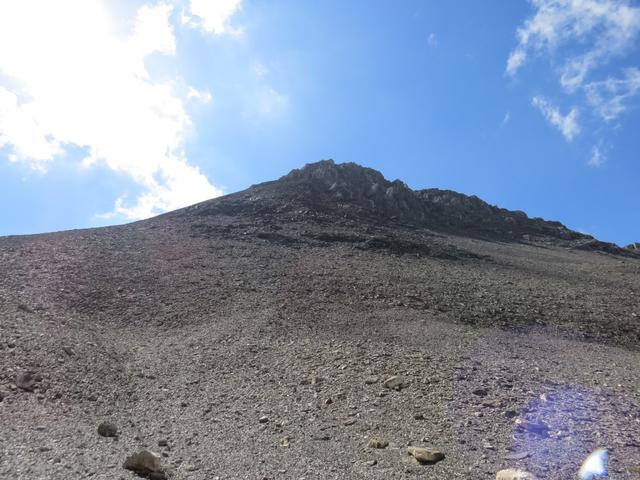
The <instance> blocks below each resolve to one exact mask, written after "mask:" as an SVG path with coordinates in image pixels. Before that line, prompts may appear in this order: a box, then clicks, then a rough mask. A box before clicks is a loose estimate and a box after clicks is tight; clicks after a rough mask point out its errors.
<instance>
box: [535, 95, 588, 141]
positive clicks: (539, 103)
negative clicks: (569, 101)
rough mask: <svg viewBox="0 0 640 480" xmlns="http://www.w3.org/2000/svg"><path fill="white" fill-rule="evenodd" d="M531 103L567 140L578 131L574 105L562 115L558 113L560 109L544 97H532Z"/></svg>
mask: <svg viewBox="0 0 640 480" xmlns="http://www.w3.org/2000/svg"><path fill="white" fill-rule="evenodd" d="M531 103H532V104H533V106H534V107H536V108H537V109H538V110H540V112H541V113H542V114H543V115H544V116H545V118H546V119H547V121H548V122H549V123H550V124H551V125H553V126H554V127H556V128H557V129H558V130H560V133H562V135H563V136H564V138H566V139H567V140H568V141H571V140H573V139H574V137H575V136H576V135H578V134H579V133H580V125H579V124H578V109H577V108H575V107H574V108H572V109H571V110H570V111H569V113H567V114H566V115H562V113H560V109H559V108H558V107H556V106H555V105H553V104H552V103H551V102H549V101H548V100H547V99H545V98H544V97H540V96H536V97H533V100H532V101H531Z"/></svg>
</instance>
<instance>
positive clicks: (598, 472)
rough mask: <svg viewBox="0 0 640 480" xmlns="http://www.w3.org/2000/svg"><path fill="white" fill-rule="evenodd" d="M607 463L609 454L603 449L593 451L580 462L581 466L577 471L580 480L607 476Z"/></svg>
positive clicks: (591, 479)
mask: <svg viewBox="0 0 640 480" xmlns="http://www.w3.org/2000/svg"><path fill="white" fill-rule="evenodd" d="M608 461H609V454H608V453H607V451H606V450H605V449H604V448H599V449H598V450H595V451H594V452H593V453H591V455H589V456H588V457H587V459H586V460H585V461H584V462H582V466H581V467H580V470H579V471H578V475H579V476H580V480H593V479H594V478H598V477H607V476H609V472H608V471H607V462H608Z"/></svg>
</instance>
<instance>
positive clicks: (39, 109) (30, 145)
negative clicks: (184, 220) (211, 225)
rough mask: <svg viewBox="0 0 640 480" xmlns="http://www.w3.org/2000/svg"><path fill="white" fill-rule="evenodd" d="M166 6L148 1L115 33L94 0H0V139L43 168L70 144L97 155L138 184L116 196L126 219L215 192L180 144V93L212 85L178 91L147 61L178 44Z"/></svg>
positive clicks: (185, 122)
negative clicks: (124, 31)
mask: <svg viewBox="0 0 640 480" xmlns="http://www.w3.org/2000/svg"><path fill="white" fill-rule="evenodd" d="M195 3H197V2H195ZM212 3H218V2H212ZM33 12H38V14H37V15H34V14H33ZM172 12H173V7H172V6H171V5H169V4H157V5H153V6H150V5H145V6H143V7H141V8H140V9H139V10H138V12H137V16H136V19H135V22H134V23H133V25H134V26H133V29H132V31H131V32H130V33H129V34H128V35H126V36H122V35H121V34H118V33H116V31H115V30H114V26H113V24H112V23H111V21H110V16H109V12H108V11H106V9H105V8H104V4H103V3H101V2H100V1H99V0H60V1H57V2H50V1H46V0H40V1H38V0H20V1H19V2H2V3H1V4H0V74H1V75H2V77H0V78H1V79H8V80H7V81H2V80H0V146H2V145H5V146H7V145H8V146H9V148H11V149H12V158H13V159H14V160H15V161H23V162H27V163H28V164H30V165H32V166H34V167H36V168H40V169H44V168H46V167H45V165H47V166H49V168H51V165H53V164H54V163H55V162H53V161H54V160H55V158H56V157H57V156H59V155H62V154H64V152H65V149H66V147H68V146H76V147H81V148H84V149H86V151H87V152H88V154H87V157H86V158H85V159H84V161H83V165H84V166H87V167H88V166H91V165H92V164H94V163H96V162H101V163H104V164H105V165H107V166H108V167H109V168H111V169H112V170H114V171H116V172H119V173H122V174H125V175H128V176H130V177H131V178H133V179H134V180H135V181H136V182H137V183H138V184H139V185H141V186H142V187H143V193H142V194H141V195H140V196H138V198H137V199H135V201H134V202H133V204H128V203H125V200H124V198H122V199H120V200H119V201H118V202H117V204H116V212H117V213H120V214H122V215H124V216H125V217H127V218H129V219H137V218H144V217H149V216H151V215H154V214H156V213H159V212H161V211H165V210H170V209H174V208H179V207H182V206H185V205H188V204H191V203H195V202H198V201H201V200H204V199H206V198H211V197H214V196H217V195H220V194H221V191H220V190H219V189H218V188H216V187H215V186H213V185H212V184H211V183H210V182H209V181H208V179H207V178H206V177H205V175H204V174H203V173H202V172H200V170H199V169H198V168H197V167H195V166H193V165H190V164H189V163H188V161H187V158H186V156H185V153H184V141H185V135H186V134H187V132H188V130H189V129H190V128H191V119H190V117H189V115H188V113H187V111H186V109H185V101H186V100H187V99H188V98H193V97H194V96H195V97H198V98H199V99H203V100H207V99H210V94H208V92H198V91H197V90H195V89H191V90H189V93H188V95H186V94H181V93H180V92H176V87H175V83H176V82H172V81H164V82H162V81H154V79H153V78H151V75H150V73H149V71H148V70H147V68H146V66H145V60H146V58H147V57H148V56H149V55H152V54H163V55H172V54H174V53H175V37H174V32H173V27H172V25H171V23H170V16H171V14H172ZM194 92H198V93H197V94H195V93H194Z"/></svg>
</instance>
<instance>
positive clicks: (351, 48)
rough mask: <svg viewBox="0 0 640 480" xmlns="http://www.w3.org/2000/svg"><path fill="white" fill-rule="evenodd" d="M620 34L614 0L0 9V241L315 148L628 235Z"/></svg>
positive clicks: (631, 74) (178, 197)
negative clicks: (4, 237)
mask: <svg viewBox="0 0 640 480" xmlns="http://www.w3.org/2000/svg"><path fill="white" fill-rule="evenodd" d="M34 12H38V13H39V15H37V16H35V15H34ZM639 39H640V4H639V3H638V2H631V1H622V0H571V1H569V0H567V1H564V0H553V1H552V0H532V1H515V0H514V1H506V0H504V1H487V2H475V1H470V0H468V1H447V2H441V1H423V0H420V1H409V0H405V1H402V2H390V1H374V0H367V1H350V2H344V1H330V0H326V1H323V2H311V1H257V0H174V1H162V2H154V1H150V2H141V1H125V0H117V1H109V2H106V1H104V2H101V1H100V0H61V1H59V2H47V1H46V0H40V1H38V0H24V1H21V2H3V4H2V5H1V6H0V201H1V202H2V204H3V205H4V208H2V210H0V235H10V234H22V233H36V232H44V231H52V230H62V229H70V228H84V227H91V226H100V225H109V224H115V223H123V222H126V221H131V220H135V219H139V218H145V217H148V216H150V215H153V214H157V213H160V212H162V211H166V210H171V209H175V208H179V207H181V206H185V205H188V204H191V203H194V202H197V201H201V200H204V199H206V198H211V197H214V196H217V195H221V194H224V193H231V192H234V191H237V190H240V189H243V188H246V187H248V186H249V185H251V184H254V183H258V182H262V181H267V180H271V179H275V178H277V177H279V176H281V175H284V174H285V173H287V172H288V171H289V170H291V169H292V168H297V167H300V166H301V165H303V164H305V163H309V162H313V161H317V160H320V159H326V158H333V159H334V160H336V161H337V162H357V163H360V164H362V165H365V166H369V167H372V168H375V169H378V170H380V171H382V172H383V173H384V175H385V176H386V177H387V178H389V179H395V178H400V179H402V180H404V181H406V182H407V183H408V184H409V185H410V186H411V187H412V188H429V187H438V188H446V189H452V190H456V191H460V192H463V193H467V194H475V195H478V196H480V197H481V198H483V199H484V200H486V201H488V202H489V203H492V204H497V205H499V206H502V207H506V208H510V209H518V210H524V211H526V212H527V213H528V214H529V215H531V216H541V217H544V218H547V219H554V220H559V221H561V222H563V223H565V224H566V225H567V226H569V227H570V228H573V229H576V230H580V231H583V232H587V233H590V234H592V235H594V236H596V237H598V238H600V239H603V240H608V241H613V242H616V243H618V244H628V243H630V242H632V241H640V209H639V208H638V201H639V196H638V192H639V190H640V189H639V188H638V187H639V186H640V158H639V153H638V152H640V138H639V137H640V136H639V135H638V133H639V132H640V110H639V107H640V48H639Z"/></svg>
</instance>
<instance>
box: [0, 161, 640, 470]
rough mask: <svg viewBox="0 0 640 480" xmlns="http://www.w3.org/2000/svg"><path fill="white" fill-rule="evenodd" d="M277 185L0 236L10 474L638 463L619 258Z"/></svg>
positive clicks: (628, 466)
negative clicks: (591, 457) (144, 467)
mask: <svg viewBox="0 0 640 480" xmlns="http://www.w3.org/2000/svg"><path fill="white" fill-rule="evenodd" d="M297 175H298V177H299V174H297ZM323 175H325V176H326V175H327V174H326V173H325V174H323ZM328 175H329V176H332V175H335V172H333V173H331V171H330V173H329V174H328ZM294 176H295V175H294ZM298 177H296V178H298ZM323 179H326V177H323ZM333 183H335V182H333ZM333 183H332V184H333ZM332 184H331V185H332ZM296 185H297V186H296V188H301V187H300V185H302V186H304V184H296ZM316 186H317V185H316ZM316 186H312V187H313V188H316ZM348 186H349V185H348V182H347V185H346V186H345V184H343V185H342V186H341V187H340V188H341V189H343V190H344V189H345V188H347V189H348ZM312 187H309V189H310V191H312V190H313V188H312ZM318 188H320V187H318ZM329 188H331V187H329ZM367 188H369V189H370V187H367ZM285 190H286V188H285V187H284V186H283V184H281V183H280V184H279V183H277V182H276V184H274V185H272V184H269V185H268V186H267V187H264V186H258V187H257V188H254V189H250V190H249V191H247V192H243V193H242V194H237V195H235V196H230V197H226V198H223V199H219V200H214V201H212V202H207V203H205V204H201V205H199V206H197V208H196V207H191V208H189V209H185V210H182V211H179V212H175V213H173V214H168V215H164V216H161V217H157V218H155V219H152V220H148V221H145V222H139V223H135V224H130V225H126V226H120V227H110V228H105V229H93V230H78V231H71V232H62V233H54V234H46V235H36V236H23V237H4V238H0V260H1V262H0V367H1V369H0V478H7V479H30V480H32V479H75V478H78V479H79V478H95V479H134V478H138V477H137V476H136V474H135V473H134V472H132V471H129V470H127V469H125V468H123V465H124V463H125V460H126V459H127V457H128V456H130V455H131V454H133V453H135V452H138V451H140V450H142V449H148V450H150V451H153V452H155V453H157V454H158V455H159V456H160V462H161V469H162V471H163V473H162V474H159V473H157V474H154V475H155V478H162V477H165V476H166V477H169V478H176V479H183V478H184V479H194V480H196V479H216V478H219V479H257V480H261V479H289V478H291V479H298V480H300V479H303V478H304V479H347V478H348V479H351V478H354V479H358V478H361V479H389V478H403V479H404V478H406V479H411V478H416V479H485V478H486V479H492V478H495V477H496V472H498V471H499V470H501V469H504V468H510V467H511V468H520V469H523V470H527V471H529V472H531V473H532V474H534V475H535V476H536V478H538V479H575V478H577V473H576V472H577V470H578V468H579V466H580V464H581V462H582V461H583V460H584V459H585V457H586V456H587V455H588V454H589V453H590V452H592V451H593V450H595V449H596V448H606V449H607V450H608V452H609V454H610V462H609V467H610V477H611V478H614V479H621V480H622V479H634V478H640V473H639V472H640V368H638V366H639V365H640V349H639V348H638V346H639V345H640V319H639V318H638V316H640V302H639V301H638V298H639V297H638V293H639V292H640V260H639V259H637V258H636V257H635V256H634V255H633V254H630V255H627V254H626V253H624V252H622V254H621V253H620V252H619V251H617V250H612V251H609V252H608V253H607V252H604V253H603V252H602V251H591V250H593V248H587V249H582V248H579V246H580V245H583V244H584V243H585V242H587V241H590V240H589V239H584V238H583V237H582V236H579V234H577V235H576V236H572V234H571V233H569V234H566V233H564V230H562V232H563V233H562V235H561V236H560V237H558V238H555V237H552V236H546V237H545V235H548V234H549V231H550V230H549V228H551V227H549V225H547V224H543V223H540V222H538V223H536V226H535V227H531V228H533V230H529V232H530V233H527V228H529V227H527V224H526V223H522V224H521V226H520V227H519V228H520V230H518V231H517V236H518V238H519V239H520V240H519V241H515V236H514V235H515V234H514V233H513V232H512V233H511V234H508V235H507V233H506V232H507V231H506V230H505V233H504V235H506V236H495V235H497V233H495V232H500V231H501V230H500V228H502V227H501V226H500V225H501V224H500V222H501V221H502V220H500V218H499V217H496V219H495V221H494V220H492V222H491V223H490V225H489V224H488V225H489V226H490V227H491V228H490V229H488V227H487V228H483V229H478V230H477V231H474V232H472V233H473V235H468V236H464V235H461V233H460V232H459V231H452V230H455V222H451V223H450V224H449V228H442V229H440V230H438V229H437V228H435V227H436V226H433V225H432V226H431V227H430V228H427V227H426V226H420V225H417V224H416V223H415V222H413V223H412V222H410V221H409V220H412V219H404V220H402V221H396V220H395V219H394V218H391V217H394V216H395V215H394V212H393V209H392V208H390V209H389V210H388V211H386V214H388V217H389V218H387V217H385V218H386V219H385V220H384V221H376V219H375V215H373V216H371V215H362V217H361V218H360V219H359V217H358V215H361V214H362V213H363V212H362V208H364V207H363V205H365V207H366V204H365V203H359V200H358V199H357V198H356V200H355V201H352V203H351V204H350V205H351V207H353V205H357V207H358V208H357V209H356V210H353V209H350V208H351V207H350V206H349V205H346V206H345V205H339V206H338V207H336V208H337V209H338V210H339V211H340V212H341V213H340V214H338V213H336V208H334V209H327V208H324V204H323V203H322V202H320V203H318V202H316V203H315V204H313V205H309V204H304V203H300V202H299V201H298V197H297V196H296V195H298V190H295V191H294V190H287V192H288V193H287V195H286V196H283V197H278V195H276V194H274V192H279V191H285ZM334 190H335V189H334ZM292 191H293V192H294V193H293V194H292V193H291V192H292ZM341 195H344V193H341ZM385 198H388V197H385ZM407 198H409V197H407ZM323 201H324V200H323ZM376 201H377V200H376ZM405 201H409V202H411V201H413V200H411V198H409V200H406V199H405ZM373 207H374V208H377V207H376V206H375V205H374V206H373ZM483 208H484V207H483ZM365 213H366V212H365ZM439 215H441V216H442V218H446V216H443V215H444V213H442V212H441V213H439ZM496 215H498V214H496ZM499 215H506V214H504V212H502V213H500V212H499ZM505 218H506V217H505ZM413 220H415V221H418V220H419V219H413ZM394 222H395V223H394ZM522 222H524V220H523V221H522ZM507 223H509V224H511V225H512V222H509V221H507ZM553 228H557V227H555V226H553ZM509 231H511V230H509ZM487 232H494V233H495V235H494V236H493V237H491V235H489V234H488V233H487ZM500 235H502V234H500ZM522 235H527V237H524V238H522ZM572 242H573V243H572ZM592 246H593V244H592ZM595 247H596V248H595V249H596V250H598V249H600V247H598V246H597V245H596V246H595ZM600 250H602V249H600ZM394 377H395V378H394ZM390 379H391V380H390ZM104 422H107V424H108V425H102V426H100V425H101V424H103V423H104ZM99 427H100V428H99ZM113 427H115V429H116V432H113V431H112V430H113ZM99 430H100V433H99ZM114 433H115V436H111V435H113V434H114ZM104 435H107V436H104ZM376 447H382V448H376ZM409 447H428V448H432V449H435V450H438V451H439V452H442V453H443V454H444V458H443V459H441V460H438V461H436V462H434V463H420V462H418V461H417V460H416V458H415V457H416V456H418V455H409V454H408V448H409ZM154 475H151V477H154Z"/></svg>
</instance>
